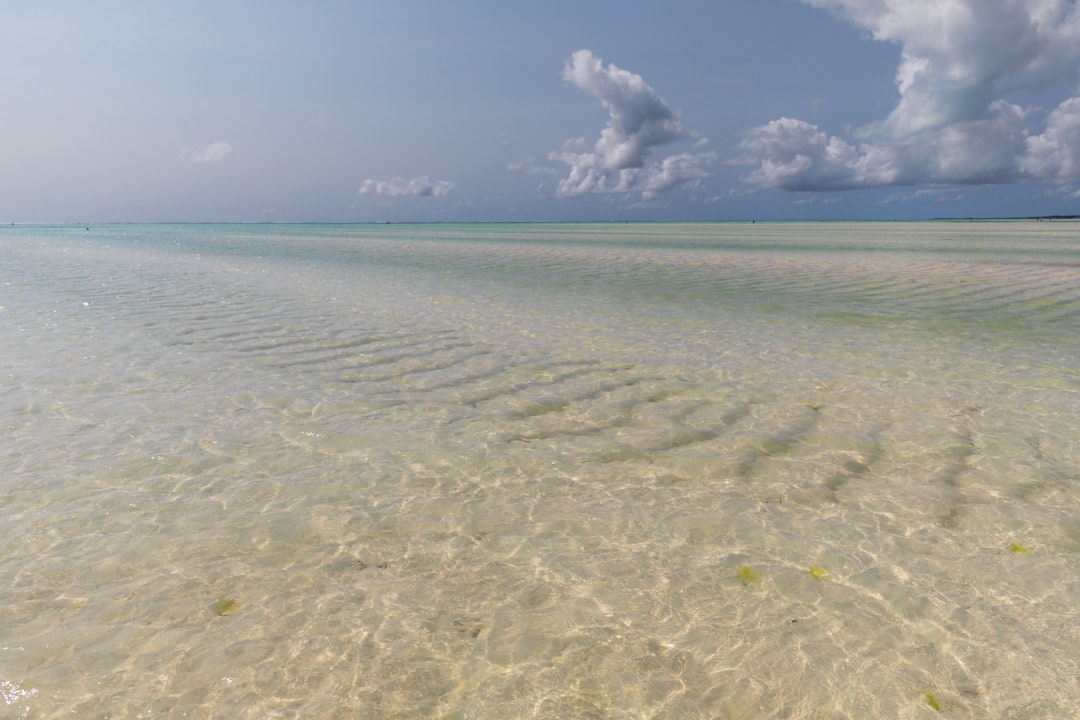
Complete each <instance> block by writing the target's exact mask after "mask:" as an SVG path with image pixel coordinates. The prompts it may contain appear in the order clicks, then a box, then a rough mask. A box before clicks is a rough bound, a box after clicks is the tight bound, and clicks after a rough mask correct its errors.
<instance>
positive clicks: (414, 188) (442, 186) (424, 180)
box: [357, 175, 454, 197]
mask: <svg viewBox="0 0 1080 720" xmlns="http://www.w3.org/2000/svg"><path fill="white" fill-rule="evenodd" d="M453 189H454V183H452V182H450V181H449V180H432V179H431V178H430V177H428V176H427V175H424V176H422V177H416V178H413V179H412V180H406V179H404V178H400V177H395V178H393V179H392V180H372V179H367V180H365V181H364V182H362V183H361V184H360V189H359V190H358V191H357V192H359V193H360V194H361V195H376V196H378V197H443V196H445V195H448V194H449V193H450V191H451V190H453Z"/></svg>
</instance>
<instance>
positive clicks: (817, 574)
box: [806, 565, 829, 580]
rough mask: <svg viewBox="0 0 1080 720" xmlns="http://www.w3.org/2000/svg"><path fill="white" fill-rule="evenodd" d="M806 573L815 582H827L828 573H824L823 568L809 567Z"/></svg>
mask: <svg viewBox="0 0 1080 720" xmlns="http://www.w3.org/2000/svg"><path fill="white" fill-rule="evenodd" d="M806 572H808V573H810V577H812V578H815V579H817V580H828V579H829V573H828V572H826V571H825V570H824V569H823V568H819V567H818V566H817V565H811V566H810V569H809V570H807V571H806Z"/></svg>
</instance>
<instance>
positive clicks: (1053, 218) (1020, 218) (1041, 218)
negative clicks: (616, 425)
mask: <svg viewBox="0 0 1080 720" xmlns="http://www.w3.org/2000/svg"><path fill="white" fill-rule="evenodd" d="M1077 220H1080V215H1017V216H1003V217H975V216H969V217H963V216H959V217H955V216H954V217H932V218H909V219H902V218H875V219H854V218H817V219H813V220H811V219H802V220H786V219H784V220H780V219H776V220H768V219H766V220H760V219H753V218H747V219H739V220H351V221H350V220H284V221H277V222H271V221H251V220H180V221H176V220H132V221H119V222H99V223H85V222H83V223H76V222H48V221H44V222H21V223H20V222H12V223H10V224H0V229H2V228H14V227H85V228H86V229H87V230H89V229H90V228H91V227H93V226H98V227H108V226H117V225H252V226H258V225H662V224H703V225H708V224H717V225H728V224H730V225H738V224H746V225H752V224H764V223H923V222H1024V221H1027V222H1061V221H1065V222H1070V221H1077Z"/></svg>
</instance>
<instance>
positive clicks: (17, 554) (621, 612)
mask: <svg viewBox="0 0 1080 720" xmlns="http://www.w3.org/2000/svg"><path fill="white" fill-rule="evenodd" d="M0 348H2V351H0V377H2V380H3V384H2V386H0V421H2V424H3V436H2V439H0V523H2V525H0V527H2V530H3V532H2V533H0V700H2V702H0V717H5V718H20V719H26V720H30V719H34V720H36V719H44V718H48V719H52V718H72V717H75V718H111V719H113V720H119V719H122V718H170V719H173V718H221V719H226V718H228V719H229V720H234V719H248V718H250V719H256V718H258V719H262V718H358V717H364V718H445V719H455V720H457V719H460V720H464V719H467V718H477V719H480V718H484V719H488V718H545V719H546V718H575V719H577V718H617V719H623V718H626V719H630V718H634V719H638V718H727V719H733V718H785V719H791V718H829V719H834V718H836V719H838V718H853V719H860V720H862V719H866V718H890V719H895V718H932V717H948V718H989V717H993V718H1011V719H1014V720H1016V719H1020V718H1030V719H1032V720H1035V719H1039V720H1045V719H1046V718H1072V717H1075V716H1076V715H1075V713H1076V712H1077V710H1076V708H1077V707H1080V223H1078V222H1034V221H1028V222H1021V221H1010V222H912V223H888V222H882V223H839V222H836V223H831V222H827V223H753V224H743V223H716V224H692V223H685V224H683V223H673V224H668V223H658V224H616V223H611V224H603V223H600V224H424V225H114V226H100V227H99V226H90V227H85V226H77V227H76V226H18V227H0Z"/></svg>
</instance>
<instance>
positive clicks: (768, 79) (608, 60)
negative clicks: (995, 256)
mask: <svg viewBox="0 0 1080 720" xmlns="http://www.w3.org/2000/svg"><path fill="white" fill-rule="evenodd" d="M0 91H2V92H3V103H2V106H0V107H2V108H3V109H2V110H0V219H2V220H3V221H5V222H75V223H89V222H113V221H120V222H142V221H164V222H167V221H248V222H250V221H275V222H291V221H330V222H352V221H356V222H367V221H382V220H392V221H408V220H418V221H429V220H448V221H457V220H484V221H502V220H510V221H531V220H623V219H627V220H749V219H819V218H850V219H859V218H883V219H891V218H927V217H937V216H954V217H966V216H1002V215H1028V214H1052V213H1067V214H1073V213H1080V9H1078V6H1077V2H1076V0H754V1H753V2H750V1H748V0H721V1H717V0H686V1H675V2H671V3H657V2H637V1H636V0H622V1H606V0H598V1H596V2H587V1H582V0H575V1H572V2H571V1H563V0H545V1H543V2H540V1H539V0H538V1H536V2H528V1H524V0H523V1H521V2H506V0H475V1H472V2H446V1H445V0H395V2H392V3H391V2H383V1H379V2H366V1H363V0H312V1H311V2H304V3H300V2H294V1H290V2H284V1H279V0H259V1H258V2H254V1H252V2H243V1H240V0H236V1H233V2H221V1H220V0H218V1H215V2H207V1H204V0H188V1H187V2H184V3H179V2H176V3H170V2H163V1H154V0H138V1H135V0H132V1H121V0H98V1H97V2H94V3H75V2H60V1H53V0H6V1H5V3H4V6H3V8H2V9H0Z"/></svg>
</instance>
